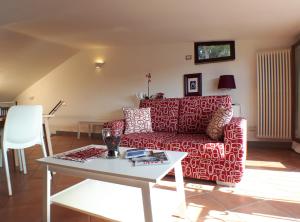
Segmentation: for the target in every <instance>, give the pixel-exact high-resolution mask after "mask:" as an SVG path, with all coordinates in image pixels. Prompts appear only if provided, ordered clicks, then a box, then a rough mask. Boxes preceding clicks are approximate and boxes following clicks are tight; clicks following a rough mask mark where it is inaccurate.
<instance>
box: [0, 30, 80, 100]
mask: <svg viewBox="0 0 300 222" xmlns="http://www.w3.org/2000/svg"><path fill="white" fill-rule="evenodd" d="M76 52H77V50H74V49H71V48H69V47H65V46H61V45H58V44H56V43H50V42H46V41H43V40H39V39H35V38H32V37H29V36H26V35H22V34H19V33H14V32H11V31H7V30H5V29H0V101H10V100H13V99H14V98H15V97H16V96H17V95H18V94H19V93H21V92H22V91H23V90H25V89H26V88H27V87H29V86H30V85H32V84H33V83H34V82H36V81H37V80H39V79H40V78H42V77H43V76H45V75H46V74H48V73H49V72H50V71H51V70H53V69H54V68H55V67H57V66H58V65H59V64H61V63H62V62H64V61H65V60H66V59H68V58H69V57H70V56H72V55H74V53H76Z"/></svg>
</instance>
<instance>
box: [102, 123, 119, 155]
mask: <svg viewBox="0 0 300 222" xmlns="http://www.w3.org/2000/svg"><path fill="white" fill-rule="evenodd" d="M102 138H103V141H104V143H105V144H106V146H107V150H108V152H107V158H108V159H114V158H117V157H118V156H119V154H120V153H119V145H120V142H121V130H120V129H110V128H104V129H102Z"/></svg>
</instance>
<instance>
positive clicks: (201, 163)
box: [117, 96, 247, 183]
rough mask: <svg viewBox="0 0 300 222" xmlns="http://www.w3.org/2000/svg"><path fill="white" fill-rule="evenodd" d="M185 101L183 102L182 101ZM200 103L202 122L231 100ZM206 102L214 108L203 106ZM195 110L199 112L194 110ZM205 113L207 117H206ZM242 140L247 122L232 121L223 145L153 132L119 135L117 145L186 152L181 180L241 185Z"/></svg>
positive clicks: (196, 136) (194, 136)
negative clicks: (119, 138)
mask: <svg viewBox="0 0 300 222" xmlns="http://www.w3.org/2000/svg"><path fill="white" fill-rule="evenodd" d="M192 98H193V97H190V98H188V99H187V100H192ZM194 98H195V97H194ZM185 99H186V98H184V99H182V100H185ZM195 99H196V100H197V102H196V103H193V104H194V105H195V104H199V101H201V100H200V99H199V98H197V97H196V98H195ZM204 100H205V102H204V103H203V104H204V105H203V109H204V111H203V112H201V113H202V115H204V113H205V114H206V117H205V118H206V119H208V118H209V117H208V116H211V115H212V112H213V111H214V110H216V109H217V107H218V105H219V104H221V103H222V102H220V100H221V101H223V106H225V107H226V106H229V107H230V106H231V105H230V104H229V103H230V102H231V99H230V97H228V96H221V97H217V98H213V97H210V98H205V99H204ZM206 100H209V101H211V102H213V103H214V104H218V105H214V106H206V105H207V101H206ZM200 104H201V103H200ZM192 106H193V105H192ZM200 107H201V106H200ZM214 107H215V108H214ZM180 109H181V108H180ZM197 109H200V108H199V107H197ZM191 110H193V108H192V107H190V108H189V109H188V112H190V113H191V112H192V111H191ZM194 110H196V109H194ZM208 112H211V113H210V114H208ZM179 115H180V114H179ZM197 118H198V116H197ZM179 119H180V116H179ZM183 120H185V119H184V118H183V119H182V122H181V124H183V123H184V121H183ZM117 125H118V126H121V125H122V124H120V123H118V124H117ZM123 126H124V122H123ZM200 128H201V127H199V129H200ZM182 129H186V130H190V129H191V127H190V125H188V126H187V127H186V128H185V127H182ZM246 136H247V121H246V120H245V119H242V118H232V119H231V121H230V123H229V124H228V125H226V126H225V129H224V141H216V140H212V139H210V138H208V137H207V136H205V135H201V134H176V133H166V132H153V133H133V134H128V135H123V136H122V140H121V145H122V146H127V147H137V148H145V147H146V148H150V149H159V150H161V149H164V150H178V151H185V152H188V156H187V157H186V158H185V159H184V160H183V161H182V167H183V174H184V176H185V177H191V178H196V179H204V180H212V181H217V180H218V181H222V182H229V183H238V182H240V181H241V178H242V175H243V173H244V170H245V161H246V152H247V138H246Z"/></svg>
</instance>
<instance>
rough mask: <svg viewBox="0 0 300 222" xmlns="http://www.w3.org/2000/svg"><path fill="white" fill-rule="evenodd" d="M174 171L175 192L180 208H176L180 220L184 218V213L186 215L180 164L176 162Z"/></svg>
mask: <svg viewBox="0 0 300 222" xmlns="http://www.w3.org/2000/svg"><path fill="white" fill-rule="evenodd" d="M174 169H175V180H176V190H177V193H178V195H179V197H180V206H179V207H178V216H179V217H181V218H184V217H185V213H186V202H185V192H184V181H183V174H182V166H181V162H178V163H177V164H176V165H175V168H174Z"/></svg>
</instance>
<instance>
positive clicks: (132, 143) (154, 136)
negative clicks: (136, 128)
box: [121, 132, 176, 149]
mask: <svg viewBox="0 0 300 222" xmlns="http://www.w3.org/2000/svg"><path fill="white" fill-rule="evenodd" d="M175 136H176V134H175V133H168V132H152V133H131V134H127V135H125V134H124V135H122V137H121V146H124V147H135V148H149V149H161V148H163V141H165V140H167V139H170V138H173V137H175Z"/></svg>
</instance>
